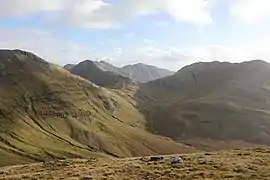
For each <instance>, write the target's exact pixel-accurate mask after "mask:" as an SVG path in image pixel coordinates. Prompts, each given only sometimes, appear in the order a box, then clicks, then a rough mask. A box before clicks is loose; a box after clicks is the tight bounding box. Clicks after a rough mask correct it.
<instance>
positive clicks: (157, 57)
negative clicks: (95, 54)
mask: <svg viewBox="0 0 270 180" xmlns="http://www.w3.org/2000/svg"><path fill="white" fill-rule="evenodd" d="M99 58H100V59H103V60H108V59H110V62H111V63H113V64H115V65H117V66H123V65H126V64H133V63H138V62H141V63H146V64H152V65H155V66H158V67H162V68H167V69H171V70H174V71H177V70H179V69H180V68H181V67H183V66H185V65H188V64H192V63H195V62H198V61H202V62H210V61H229V62H242V61H249V60H254V59H262V60H265V61H268V62H269V61H270V44H269V45H266V44H265V45H258V44H254V45H252V46H244V45H239V46H221V45H206V46H200V47H189V48H181V47H167V48H162V47H158V46H157V45H147V44H146V45H142V46H140V47H136V48H133V49H132V50H128V49H122V51H121V54H119V53H118V54H117V53H115V52H114V53H108V54H107V55H106V56H102V57H99ZM99 58H98V59H99Z"/></svg>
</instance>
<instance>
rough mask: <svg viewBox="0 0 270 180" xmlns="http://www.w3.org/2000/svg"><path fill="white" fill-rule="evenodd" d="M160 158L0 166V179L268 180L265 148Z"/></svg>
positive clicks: (269, 162) (269, 168) (268, 160)
mask: <svg viewBox="0 0 270 180" xmlns="http://www.w3.org/2000/svg"><path fill="white" fill-rule="evenodd" d="M172 156H173V155H172ZM164 157H165V160H164V161H160V162H144V161H141V160H140V158H125V159H103V158H102V159H96V158H92V159H73V160H63V161H59V160H58V161H50V162H44V163H36V164H29V165H21V166H11V167H3V168H1V169H0V179H1V180H7V179H12V180H13V179H32V180H34V179H104V180H105V179H107V180H121V179H126V180H128V179H138V180H139V179H140V180H141V179H149V180H151V179H152V180H161V179H164V180H166V179H270V150H267V149H260V148H257V149H252V150H232V151H219V152H210V153H196V154H183V155H180V157H182V159H183V160H184V163H183V164H181V165H180V166H177V167H173V166H172V165H171V164H170V157H171V156H164Z"/></svg>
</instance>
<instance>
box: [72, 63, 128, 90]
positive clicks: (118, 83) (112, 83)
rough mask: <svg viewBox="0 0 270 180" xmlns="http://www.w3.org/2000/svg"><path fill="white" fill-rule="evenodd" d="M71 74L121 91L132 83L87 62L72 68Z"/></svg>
mask: <svg viewBox="0 0 270 180" xmlns="http://www.w3.org/2000/svg"><path fill="white" fill-rule="evenodd" d="M71 72H72V73H73V74H75V75H79V76H81V77H83V78H85V79H88V80H90V81H91V82H93V83H95V84H97V85H99V86H102V87H107V88H115V89H123V88H126V87H127V86H129V85H130V84H132V83H133V82H132V81H131V80H130V79H129V78H127V77H125V76H122V75H119V74H116V73H114V72H111V71H104V70H102V69H101V68H99V66H98V65H97V64H96V63H95V62H93V61H89V60H86V61H83V62H81V63H79V64H78V65H76V66H74V67H73V68H72V69H71Z"/></svg>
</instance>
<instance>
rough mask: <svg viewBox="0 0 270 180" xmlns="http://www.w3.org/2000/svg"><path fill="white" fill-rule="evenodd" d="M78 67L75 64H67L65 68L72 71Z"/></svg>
mask: <svg viewBox="0 0 270 180" xmlns="http://www.w3.org/2000/svg"><path fill="white" fill-rule="evenodd" d="M75 66H76V65H75V64H67V65H65V66H64V67H63V68H65V69H66V70H68V71H71V70H72V69H73V68H74V67H75Z"/></svg>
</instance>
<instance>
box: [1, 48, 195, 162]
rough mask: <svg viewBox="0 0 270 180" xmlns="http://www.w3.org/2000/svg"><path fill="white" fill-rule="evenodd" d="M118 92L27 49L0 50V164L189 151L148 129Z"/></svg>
mask: <svg viewBox="0 0 270 180" xmlns="http://www.w3.org/2000/svg"><path fill="white" fill-rule="evenodd" d="M123 96H124V95H123V93H120V91H119V92H118V91H116V90H115V91H109V90H106V89H104V88H101V87H99V86H96V85H95V84H93V83H91V82H90V81H87V80H85V79H82V78H80V77H78V76H75V75H72V74H71V73H70V72H68V71H66V70H64V69H63V68H61V67H58V66H55V65H52V64H50V63H48V62H46V61H44V60H42V59H40V58H39V57H37V56H35V55H33V54H32V53H28V52H24V51H20V50H13V51H10V50H0V99H1V100H0V158H1V161H0V166H3V165H11V164H18V163H26V162H34V161H43V160H45V159H55V158H60V159H61V158H77V157H80V158H81V157H85V158H86V157H89V156H96V157H101V156H106V155H105V154H109V155H113V156H118V157H126V156H138V155H146V154H156V153H176V152H183V151H193V149H192V148H190V147H187V146H184V145H182V144H180V143H175V142H174V141H172V140H170V139H168V138H164V137H161V136H156V135H152V134H150V133H148V132H147V131H146V130H145V124H146V120H145V119H144V117H143V115H142V114H140V113H139V111H138V110H137V109H135V107H134V103H135V102H133V101H132V100H131V99H129V100H126V99H125V98H123ZM125 96H126V95H125Z"/></svg>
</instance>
